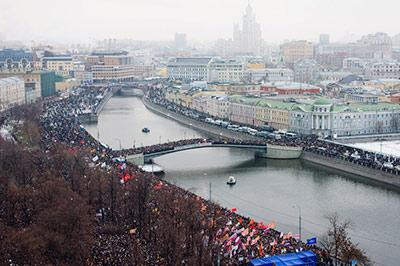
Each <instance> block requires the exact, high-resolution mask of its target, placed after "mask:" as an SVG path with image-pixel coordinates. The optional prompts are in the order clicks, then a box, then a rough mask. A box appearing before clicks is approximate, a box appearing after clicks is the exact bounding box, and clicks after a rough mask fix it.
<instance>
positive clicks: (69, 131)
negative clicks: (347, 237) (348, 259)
mask: <svg viewBox="0 0 400 266" xmlns="http://www.w3.org/2000/svg"><path fill="white" fill-rule="evenodd" d="M107 91H108V89H106V88H104V89H96V90H93V89H82V88H80V89H77V90H75V91H73V92H72V93H71V94H70V95H69V97H65V98H53V99H51V100H48V101H46V102H44V112H43V115H42V117H41V120H40V124H41V127H42V131H43V132H42V134H43V136H42V137H43V138H42V145H43V147H44V148H45V149H51V146H52V145H55V144H62V145H65V146H67V147H68V148H69V149H71V150H76V149H79V150H81V149H82V150H86V151H88V152H89V154H90V155H91V157H90V158H89V159H90V160H88V163H89V164H90V165H91V166H92V167H98V168H99V169H106V170H110V169H114V170H116V171H117V172H118V175H117V176H118V177H119V179H120V181H121V183H122V184H129V182H130V180H137V179H140V178H141V177H143V176H145V175H149V174H146V173H142V172H140V170H139V168H138V167H137V166H135V165H132V164H129V163H127V162H126V161H125V160H124V157H125V156H127V155H130V154H137V153H144V154H148V153H154V152H160V151H165V150H170V149H174V148H175V147H178V146H183V145H190V144H199V143H215V144H218V143H227V144H246V145H248V144H251V145H255V144H257V145H259V144H265V141H262V140H259V141H248V140H233V139H219V140H212V139H201V138H197V139H188V140H180V141H174V142H169V143H164V144H157V145H153V146H148V147H137V148H132V149H124V150H112V149H110V148H109V147H108V146H107V145H104V144H102V143H100V142H99V141H98V140H96V139H95V138H94V137H92V136H91V135H90V134H89V133H88V132H87V131H86V130H85V129H84V128H83V127H82V125H81V124H80V115H84V114H87V113H89V111H90V112H93V111H94V110H95V109H96V106H97V105H98V104H99V103H100V101H101V99H102V98H103V97H104V95H105V94H106V93H107ZM88 110H89V111H88ZM281 141H283V140H281ZM292 141H293V142H296V140H292ZM296 144H297V143H296ZM150 178H151V180H152V181H151V182H153V186H152V188H153V190H154V192H155V193H154V195H153V197H155V198H157V199H158V200H154V202H153V203H151V204H150V205H152V206H151V208H152V213H151V215H155V216H157V215H160V208H161V206H157V204H158V205H159V203H157V204H156V202H163V201H164V200H165V199H167V198H168V197H170V195H175V197H178V196H179V197H180V198H183V199H187V200H189V202H191V201H192V202H194V203H195V205H196V206H197V211H198V212H199V215H200V220H201V221H202V222H201V223H202V228H201V233H200V234H199V235H196V237H200V238H201V239H199V241H201V242H202V243H203V245H204V247H205V250H211V251H212V252H213V257H219V259H220V260H221V261H223V262H225V264H226V265H240V264H245V263H247V262H248V261H249V260H251V259H253V258H257V257H264V256H271V255H277V254H284V253H289V252H298V251H301V250H304V249H311V250H313V251H314V252H316V253H317V255H318V257H319V259H320V260H321V261H325V262H327V261H328V260H329V259H327V258H328V257H327V256H326V254H325V253H324V252H323V251H322V250H320V249H319V248H318V247H316V246H307V245H305V244H304V243H302V242H300V241H298V239H296V238H295V236H294V235H292V234H290V233H288V234H284V233H281V232H279V231H277V230H275V229H274V227H275V224H273V223H270V224H267V225H264V224H263V223H262V222H260V223H257V222H255V221H254V220H252V219H250V218H246V217H243V216H241V215H238V214H236V210H227V209H225V208H222V207H220V206H218V205H216V204H214V203H211V202H208V201H206V200H204V199H201V198H200V197H198V196H196V195H194V194H193V193H191V192H188V191H185V190H183V189H180V188H178V187H176V186H174V185H171V184H168V183H167V182H165V181H161V180H159V179H158V178H157V177H154V176H151V177H150ZM171 192H172V193H171ZM172 201H173V202H174V200H173V199H172ZM148 205H149V204H148ZM181 205H182V203H181V202H177V203H176V204H175V205H174V206H175V208H177V210H176V211H175V213H176V212H177V211H178V210H180V208H182V206H181ZM107 212H109V210H97V214H96V215H97V216H98V217H104V216H107ZM197 218H199V217H197ZM152 223H154V224H150V225H149V226H153V227H151V228H153V229H154V230H155V228H157V226H161V225H157V224H156V223H157V222H156V221H153V222H152ZM177 226H179V225H177ZM129 239H130V238H129V237H128V236H126V235H124V234H122V235H118V234H101V237H99V238H98V242H97V244H96V245H97V247H96V248H95V249H94V251H93V257H94V260H95V261H97V262H99V264H102V265H109V264H110V263H111V264H113V263H117V264H118V263H120V262H122V261H123V260H128V261H129V260H132V259H133V258H132V257H131V255H129V254H126V251H127V250H132V249H130V248H126V247H123V246H121V241H122V242H126V243H129V241H128V240H129ZM137 241H142V240H139V239H137ZM145 241H147V242H148V243H147V244H149V243H150V242H151V241H150V240H149V239H146V240H145ZM149 241H150V242H149ZM153 245H157V244H156V242H154V243H153ZM185 245H186V244H185ZM152 248H154V249H155V247H153V246H152V245H150V246H147V248H146V252H145V253H146V254H147V253H148V256H150V257H151V256H153V255H151V254H156V253H157V252H156V251H155V250H153V251H152V250H151V249H152ZM192 248H194V249H195V250H197V251H196V252H199V255H200V254H201V252H204V251H205V250H203V251H202V250H201V249H199V247H192ZM198 249H199V250H198ZM111 253H113V255H111ZM116 254H119V255H118V256H116ZM154 256H155V257H151V258H149V260H150V261H158V262H160V263H162V261H163V258H162V257H160V258H158V256H159V255H157V256H156V255H154Z"/></svg>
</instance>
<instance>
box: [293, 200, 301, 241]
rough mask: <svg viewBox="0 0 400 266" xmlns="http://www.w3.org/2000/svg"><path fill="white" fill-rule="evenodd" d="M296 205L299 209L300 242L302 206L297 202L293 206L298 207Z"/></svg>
mask: <svg viewBox="0 0 400 266" xmlns="http://www.w3.org/2000/svg"><path fill="white" fill-rule="evenodd" d="M296 207H297V209H298V210H299V240H300V242H301V208H300V206H299V205H297V204H295V205H294V206H293V208H296Z"/></svg>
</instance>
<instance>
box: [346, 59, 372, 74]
mask: <svg viewBox="0 0 400 266" xmlns="http://www.w3.org/2000/svg"><path fill="white" fill-rule="evenodd" d="M367 63H368V61H367V60H365V59H361V58H357V57H347V58H345V59H343V70H344V71H350V72H352V73H353V74H363V72H364V68H365V66H366V65H367Z"/></svg>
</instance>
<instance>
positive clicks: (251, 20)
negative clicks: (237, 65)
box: [233, 4, 262, 55]
mask: <svg viewBox="0 0 400 266" xmlns="http://www.w3.org/2000/svg"><path fill="white" fill-rule="evenodd" d="M261 46H262V37H261V26H260V24H258V23H257V21H256V16H255V14H254V12H253V8H252V7H251V5H250V4H248V5H247V8H246V13H245V14H244V15H243V18H242V29H240V28H239V25H237V24H235V25H234V29H233V50H234V52H235V53H237V54H251V55H260V54H261Z"/></svg>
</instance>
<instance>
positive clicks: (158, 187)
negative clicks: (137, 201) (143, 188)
mask: <svg viewBox="0 0 400 266" xmlns="http://www.w3.org/2000/svg"><path fill="white" fill-rule="evenodd" d="M162 186H163V183H162V182H161V181H159V182H157V183H156V184H155V185H154V187H153V188H154V189H156V190H159V189H161V188H162Z"/></svg>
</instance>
